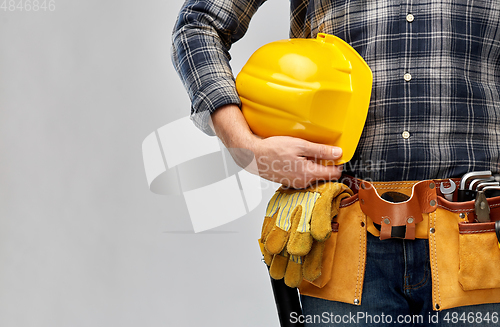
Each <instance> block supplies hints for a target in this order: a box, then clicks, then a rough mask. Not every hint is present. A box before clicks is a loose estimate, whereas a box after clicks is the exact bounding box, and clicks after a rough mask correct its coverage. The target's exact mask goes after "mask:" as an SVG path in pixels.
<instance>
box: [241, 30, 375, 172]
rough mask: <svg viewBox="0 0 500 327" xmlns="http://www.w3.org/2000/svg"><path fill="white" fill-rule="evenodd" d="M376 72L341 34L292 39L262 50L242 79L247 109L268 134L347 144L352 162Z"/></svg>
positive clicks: (345, 148)
mask: <svg viewBox="0 0 500 327" xmlns="http://www.w3.org/2000/svg"><path fill="white" fill-rule="evenodd" d="M372 80H373V78H372V72H371V70H370V67H368V65H367V64H366V62H365V61H364V60H363V58H361V56H360V55H359V54H358V53H357V52H356V50H354V49H353V48H352V47H351V46H350V45H349V44H347V43H346V42H344V41H343V40H341V39H339V38H338V37H336V36H333V35H328V34H322V33H320V34H318V36H317V38H316V39H290V40H282V41H276V42H272V43H269V44H267V45H264V46H263V47H261V48H260V49H258V50H257V51H256V52H255V53H254V54H253V55H252V56H251V57H250V59H249V60H248V62H247V63H246V64H245V66H244V67H243V69H242V70H241V72H240V73H239V75H238V77H237V78H236V88H237V90H238V94H239V96H240V98H241V102H242V111H243V115H244V116H245V119H246V120H247V122H248V125H249V126H250V128H251V129H252V131H253V132H254V133H255V134H257V135H259V136H262V137H269V136H278V135H287V136H294V137H299V138H302V139H306V140H308V141H311V142H316V143H321V144H328V145H334V146H338V147H341V148H342V149H343V156H342V158H340V159H339V160H338V161H336V162H335V163H336V164H342V163H344V162H347V161H349V160H351V158H352V156H353V154H354V151H355V150H356V147H357V145H358V142H359V138H360V136H361V132H362V131H363V126H364V124H365V120H366V115H367V113H368V105H369V103H370V95H371V88H372Z"/></svg>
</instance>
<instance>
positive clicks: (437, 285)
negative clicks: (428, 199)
mask: <svg viewBox="0 0 500 327" xmlns="http://www.w3.org/2000/svg"><path fill="white" fill-rule="evenodd" d="M431 215H432V216H433V218H432V222H433V224H432V227H434V228H436V217H437V213H436V212H432V213H430V214H429V216H431ZM430 238H431V239H432V243H433V248H434V257H433V258H432V261H433V263H432V265H433V266H434V267H435V273H434V274H433V275H435V276H436V290H433V291H432V292H433V293H434V294H435V293H436V291H437V296H438V299H439V303H438V304H440V303H441V292H440V291H439V269H438V264H437V242H436V235H435V234H434V236H433V237H430ZM433 282H434V280H433ZM433 289H434V288H433Z"/></svg>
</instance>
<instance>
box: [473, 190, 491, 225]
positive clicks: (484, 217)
mask: <svg viewBox="0 0 500 327" xmlns="http://www.w3.org/2000/svg"><path fill="white" fill-rule="evenodd" d="M474 212H475V214H476V219H477V221H479V222H480V223H486V222H489V221H490V205H489V204H488V201H487V200H486V195H484V192H483V191H478V192H477V195H476V202H475V204H474Z"/></svg>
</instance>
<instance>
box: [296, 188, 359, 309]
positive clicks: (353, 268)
mask: <svg viewBox="0 0 500 327" xmlns="http://www.w3.org/2000/svg"><path fill="white" fill-rule="evenodd" d="M335 221H336V222H337V223H338V232H336V233H332V235H331V236H330V238H329V239H328V240H327V241H326V244H325V252H324V255H323V263H322V265H323V269H322V273H321V276H320V277H319V278H318V279H316V280H315V281H313V282H309V281H306V280H304V281H302V284H301V285H300V286H299V290H300V293H301V294H303V295H308V296H313V297H318V298H322V299H326V300H331V301H339V302H346V303H351V304H360V303H361V293H362V289H363V280H364V272H365V263H366V216H365V215H364V214H363V212H362V211H361V208H360V206H359V202H358V197H357V195H354V196H351V197H349V198H347V199H344V200H343V201H342V202H341V206H340V211H339V214H338V215H337V218H335Z"/></svg>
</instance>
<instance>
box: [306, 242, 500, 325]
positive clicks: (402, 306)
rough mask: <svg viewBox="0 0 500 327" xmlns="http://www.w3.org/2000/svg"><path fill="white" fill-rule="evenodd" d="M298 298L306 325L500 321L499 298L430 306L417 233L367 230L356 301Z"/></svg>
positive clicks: (425, 255)
mask: <svg viewBox="0 0 500 327" xmlns="http://www.w3.org/2000/svg"><path fill="white" fill-rule="evenodd" d="M499 273H500V272H499ZM332 278H335V276H332ZM301 302H302V307H303V316H302V317H300V319H301V320H303V321H305V325H306V326H345V325H358V326H388V325H390V326H499V325H500V321H499V319H500V317H499V314H500V304H482V305H475V306H467V307H459V308H453V309H449V310H442V311H440V312H437V311H433V310H432V282H431V268H430V263H429V242H428V240H422V239H417V240H414V241H411V240H400V239H390V240H384V241H380V240H379V239H378V237H375V236H373V235H371V234H368V236H367V259H366V272H365V280H364V284H363V298H362V302H361V305H358V306H356V305H353V304H348V303H341V302H333V301H328V300H323V299H318V298H313V297H309V296H301Z"/></svg>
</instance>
